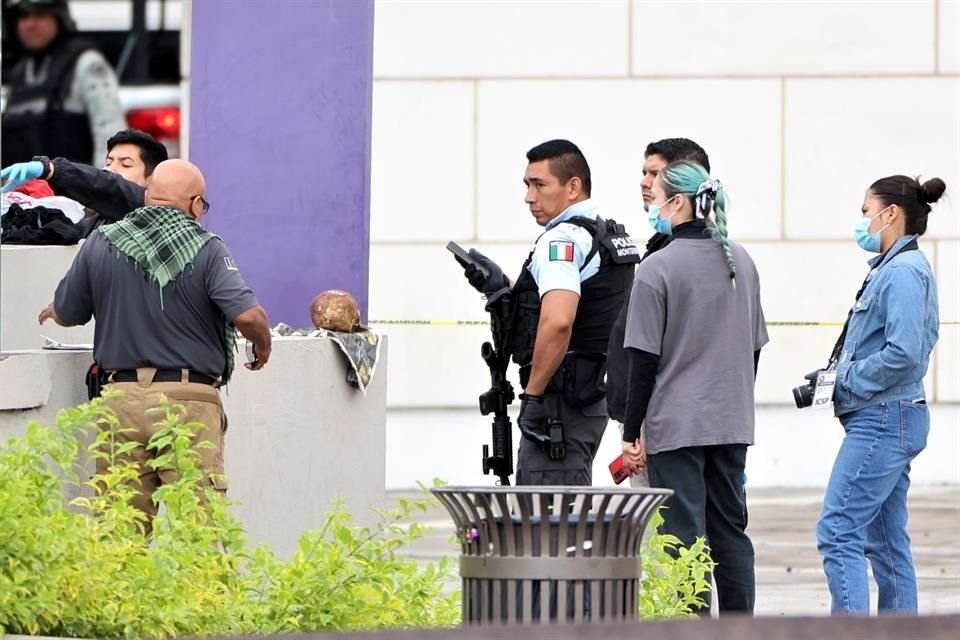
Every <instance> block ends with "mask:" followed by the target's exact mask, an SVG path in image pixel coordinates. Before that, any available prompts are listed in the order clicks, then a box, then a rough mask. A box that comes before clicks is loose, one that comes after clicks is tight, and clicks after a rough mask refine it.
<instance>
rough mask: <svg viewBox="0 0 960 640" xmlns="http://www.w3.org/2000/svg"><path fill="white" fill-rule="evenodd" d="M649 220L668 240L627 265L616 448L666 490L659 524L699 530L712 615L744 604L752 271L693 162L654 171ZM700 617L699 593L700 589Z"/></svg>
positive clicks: (753, 353)
mask: <svg viewBox="0 0 960 640" xmlns="http://www.w3.org/2000/svg"><path fill="white" fill-rule="evenodd" d="M652 191H653V198H652V201H651V203H650V204H649V208H648V219H649V221H650V225H651V226H652V227H653V228H654V230H655V231H657V232H658V233H662V234H666V235H669V236H671V237H672V240H671V242H670V244H668V245H667V246H666V247H664V248H663V249H661V250H660V251H658V252H656V253H655V254H653V255H651V256H649V257H648V258H646V259H645V260H644V261H642V262H641V263H640V265H639V266H638V267H637V271H636V275H635V278H634V283H633V289H632V292H631V296H630V304H629V307H628V309H627V325H626V334H625V338H624V345H623V346H624V347H625V349H626V351H627V362H628V366H627V406H626V417H625V421H624V432H623V441H624V442H623V457H624V461H625V462H626V465H627V468H628V469H629V470H630V471H631V473H636V472H639V471H640V470H642V469H644V468H645V469H646V471H647V477H648V479H649V481H650V486H651V487H657V488H666V489H672V490H673V491H674V495H673V497H672V498H671V499H670V501H669V502H668V503H667V509H665V510H664V523H663V525H662V531H664V532H666V533H670V534H673V535H675V536H677V537H678V538H679V539H680V540H681V542H682V543H683V544H684V545H691V544H693V543H694V541H695V540H696V539H697V538H698V537H706V538H707V542H708V543H709V545H710V549H711V555H712V558H713V560H714V562H716V563H717V566H716V568H715V570H714V578H715V581H716V585H717V601H718V606H719V609H720V611H721V613H725V612H740V613H743V612H752V611H753V607H754V601H755V598H756V580H755V577H754V551H753V544H752V543H751V541H750V538H749V537H748V536H747V533H746V527H747V505H746V495H745V492H744V486H743V475H744V468H745V465H746V457H747V447H748V446H749V445H751V444H753V439H754V389H753V387H754V380H755V377H756V367H757V363H758V362H759V356H760V349H761V348H762V347H763V346H764V345H765V344H766V343H767V342H768V337H767V330H766V322H765V320H764V316H763V308H762V307H761V304H760V278H759V275H758V274H757V269H756V266H755V265H754V263H753V260H752V259H751V258H750V255H749V254H748V253H747V252H746V250H745V249H744V248H743V247H742V246H740V245H739V244H737V243H736V242H733V241H731V240H730V239H729V238H728V233H727V196H726V193H725V191H724V189H723V186H722V185H721V184H720V182H719V181H718V180H714V179H711V178H710V175H709V174H708V173H707V171H706V169H704V168H703V167H702V166H701V165H699V164H697V163H695V162H691V161H688V160H681V161H678V162H673V163H671V164H669V165H667V166H666V167H664V168H663V170H662V171H661V172H660V173H659V175H658V176H657V178H656V180H655V181H654V183H653V187H652ZM701 597H703V599H704V601H705V602H706V607H705V608H704V609H703V610H702V611H701V612H700V613H702V614H706V615H709V610H710V602H711V597H710V594H709V593H705V594H701Z"/></svg>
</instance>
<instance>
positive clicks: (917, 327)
mask: <svg viewBox="0 0 960 640" xmlns="http://www.w3.org/2000/svg"><path fill="white" fill-rule="evenodd" d="M916 238H917V236H916V235H908V236H903V237H902V238H900V239H899V240H897V241H896V242H895V243H894V245H893V247H891V248H890V250H889V251H887V252H886V253H885V254H883V255H880V256H876V257H875V258H872V259H871V260H870V261H869V263H868V264H869V265H870V267H871V268H872V270H871V272H870V275H869V276H868V281H867V286H866V288H865V289H864V291H863V294H862V295H861V296H860V299H859V300H858V301H857V302H856V304H854V306H853V313H852V314H851V316H850V323H849V325H848V327H847V336H846V339H845V340H844V342H843V350H842V351H841V353H840V358H839V360H838V364H837V383H836V387H835V388H834V392H833V402H834V414H835V415H837V416H842V415H844V414H846V413H850V412H852V411H856V410H857V409H862V408H864V407H867V406H870V405H875V404H880V403H881V402H893V401H897V400H920V399H924V398H925V395H924V389H923V376H924V375H925V374H926V373H927V366H928V365H929V363H930V352H931V351H932V350H933V346H934V345H935V344H936V343H937V338H938V336H939V327H940V311H939V303H938V301H937V283H936V281H935V280H934V278H933V271H932V270H931V268H930V263H929V262H928V261H927V258H926V256H924V255H923V253H921V252H920V251H919V250H916V251H900V250H901V249H902V248H903V247H904V246H905V245H907V244H908V243H909V242H911V241H912V240H915V239H916Z"/></svg>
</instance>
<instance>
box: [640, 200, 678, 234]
mask: <svg viewBox="0 0 960 640" xmlns="http://www.w3.org/2000/svg"><path fill="white" fill-rule="evenodd" d="M663 204H667V203H666V202H664V203H663ZM663 204H651V205H650V207H649V208H648V209H647V221H648V222H649V223H650V226H651V227H653V230H654V231H656V232H657V233H662V234H664V235H667V236H672V235H673V225H671V224H670V220H671V219H672V218H673V216H675V215H677V213H679V212H680V210H679V209H677V210H676V211H674V212H673V213H671V214H670V216H669V217H667V218H661V217H660V209H661V208H663Z"/></svg>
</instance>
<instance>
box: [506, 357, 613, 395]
mask: <svg viewBox="0 0 960 640" xmlns="http://www.w3.org/2000/svg"><path fill="white" fill-rule="evenodd" d="M532 369H533V365H532V364H528V365H524V366H522V367H520V386H521V387H523V388H526V386H527V382H529V380H530V371H531V370H532ZM606 373H607V355H606V354H605V353H585V352H578V351H568V352H567V353H566V355H565V356H564V357H563V361H562V362H561V363H560V366H559V367H557V371H556V372H555V373H554V374H553V377H552V378H551V379H550V383H549V384H548V385H547V390H548V391H554V392H556V393H558V394H559V395H560V397H561V398H563V400H564V402H566V403H567V404H568V405H570V406H571V407H573V408H575V409H583V408H584V407H589V406H590V405H592V404H596V403H597V402H600V401H601V400H603V398H604V397H605V396H606V385H605V384H604V376H605V375H606Z"/></svg>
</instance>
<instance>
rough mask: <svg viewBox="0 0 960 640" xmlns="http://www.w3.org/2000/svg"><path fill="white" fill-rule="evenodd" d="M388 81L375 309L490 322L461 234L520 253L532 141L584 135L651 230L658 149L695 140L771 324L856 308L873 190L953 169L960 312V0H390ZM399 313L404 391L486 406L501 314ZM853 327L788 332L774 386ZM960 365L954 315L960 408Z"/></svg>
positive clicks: (936, 225)
mask: <svg viewBox="0 0 960 640" xmlns="http://www.w3.org/2000/svg"><path fill="white" fill-rule="evenodd" d="M374 77H375V82H374V113H373V167H372V171H373V173H372V212H371V241H372V248H371V260H372V263H371V283H370V285H371V295H370V300H371V301H370V317H371V318H372V319H375V320H483V319H485V314H484V312H483V303H482V301H481V300H480V299H479V297H478V296H477V295H476V294H474V293H473V291H472V290H471V289H469V287H468V286H467V285H466V282H465V281H464V280H463V279H462V277H461V275H460V271H459V269H458V267H457V266H456V264H455V263H454V261H453V260H452V258H451V257H450V256H449V254H448V253H447V252H446V251H445V250H444V245H445V244H446V242H447V241H448V240H456V241H458V242H459V243H461V244H463V245H464V246H475V247H478V248H479V249H480V250H482V251H484V252H486V253H487V254H488V255H490V256H491V257H493V258H495V259H496V260H498V261H499V262H500V263H501V264H502V265H504V267H505V268H507V271H509V272H511V273H516V272H517V271H518V270H519V267H520V264H521V262H522V260H523V258H524V256H525V254H526V252H527V251H528V248H529V246H530V243H531V242H532V240H533V239H534V238H535V237H536V235H537V233H538V231H539V227H537V226H536V224H535V223H534V222H533V220H532V219H531V217H530V216H529V213H528V212H527V210H526V207H525V206H524V204H523V195H524V191H523V186H522V183H521V178H522V175H523V170H524V167H525V164H526V162H525V158H524V154H525V152H526V151H527V149H529V148H530V147H531V146H533V145H535V144H537V143H539V142H542V141H544V140H546V139H549V138H554V137H564V138H569V139H571V140H573V141H575V142H576V143H577V144H578V145H579V146H580V147H581V148H582V149H583V151H584V153H585V155H586V157H587V159H588V161H589V162H590V165H591V168H592V171H593V183H594V195H595V198H596V199H597V200H598V201H600V203H601V204H602V205H603V210H604V211H605V212H606V215H608V216H610V217H614V218H616V219H617V220H620V221H626V222H628V226H629V228H630V229H631V231H632V232H633V233H634V235H635V236H636V237H637V238H638V239H645V238H646V237H647V236H648V235H649V233H650V231H649V229H648V227H647V224H646V222H645V220H644V217H643V214H642V210H641V208H640V185H639V180H640V167H641V164H642V161H643V150H644V147H645V146H646V144H647V143H648V142H650V141H652V140H656V139H660V138H665V137H675V136H682V137H689V138H692V139H694V140H696V141H697V142H699V143H700V144H701V145H703V146H704V147H705V148H706V149H707V151H708V153H709V154H710V159H711V164H712V165H713V169H714V175H716V176H717V177H719V178H720V179H721V180H722V181H724V183H725V184H726V185H727V187H728V190H729V193H730V196H731V200H732V206H731V221H730V228H731V234H732V237H733V238H734V239H736V240H739V241H741V242H743V243H744V244H745V245H746V246H747V248H748V250H749V251H750V252H751V253H752V255H753V256H754V259H755V260H756V262H757V264H758V268H759V269H760V274H761V279H762V286H763V301H764V307H765V311H766V315H767V318H768V320H771V321H781V322H782V321H812V320H817V321H821V320H822V321H842V320H843V319H844V318H845V317H846V312H847V309H848V308H849V305H850V303H851V301H852V298H853V295H854V293H855V292H856V290H857V288H858V287H859V285H860V282H861V280H862V278H863V276H864V275H865V273H866V265H865V260H866V259H867V258H868V257H869V256H868V255H867V254H866V253H864V252H863V251H861V250H860V249H858V248H857V246H856V245H855V244H854V242H853V239H852V235H853V233H852V228H853V224H854V221H855V220H856V218H857V216H858V215H859V210H860V205H861V201H862V197H863V192H864V190H865V189H866V187H867V186H869V184H870V183H871V182H872V181H873V180H875V179H876V178H879V177H882V176H885V175H890V174H894V173H906V174H921V175H922V176H925V177H932V176H939V177H941V178H943V179H944V180H945V181H946V183H947V187H948V197H947V199H946V200H944V201H942V202H941V203H940V204H939V205H938V206H937V208H936V209H935V212H934V213H933V215H932V217H931V223H930V230H929V232H928V234H927V236H926V237H925V238H924V239H923V241H922V247H923V249H924V251H925V252H926V253H927V255H928V257H929V258H930V259H931V261H932V262H934V264H935V267H936V272H937V277H938V279H939V284H940V302H941V316H942V319H943V320H944V321H945V322H953V323H955V322H957V321H960V197H958V196H957V195H952V197H949V196H951V194H956V193H960V191H958V190H960V2H958V0H902V1H897V0H859V1H857V0H838V1H834V2H816V1H802V0H798V1H794V0H745V1H736V2H735V1H727V0H713V1H710V2H690V1H684V2H652V1H650V2H648V1H641V0H633V1H632V2H631V1H629V0H592V1H591V0H585V1H580V0H564V1H559V0H557V1H549V0H458V1H457V2H440V1H430V0H377V4H376V21H375V38H374ZM383 329H384V330H386V331H388V332H389V333H390V334H391V335H392V336H393V341H392V343H391V344H392V347H393V352H392V353H391V373H390V385H389V403H390V406H391V407H394V408H429V407H473V406H475V403H476V395H477V392H478V391H479V390H481V388H482V387H484V385H485V384H487V379H486V371H485V369H484V366H483V363H482V362H481V360H480V358H479V344H480V342H481V341H482V340H483V339H484V337H485V335H486V329H485V328H484V327H470V326H466V327H465V326H443V325H439V326H384V327H383ZM838 331H839V328H838V327H774V328H772V329H771V332H770V333H771V339H772V342H771V344H770V346H769V348H768V349H766V350H765V352H764V355H763V357H762V361H761V366H760V376H759V380H758V396H759V402H760V403H761V404H764V405H772V404H782V403H790V402H791V396H790V389H791V388H792V387H793V386H795V385H797V384H798V383H800V382H802V375H803V374H804V373H806V372H807V371H809V370H811V369H812V368H814V367H816V366H818V365H820V364H821V363H822V362H823V361H824V360H825V359H826V356H827V355H828V352H829V349H830V347H831V346H832V344H833V341H834V339H835V337H836V335H837V333H838ZM958 365H960V326H958V325H956V324H945V325H944V326H943V327H942V330H941V342H940V345H939V347H938V349H937V352H936V356H935V361H934V363H933V366H932V367H931V372H930V375H929V379H928V386H929V392H930V396H931V400H933V401H936V402H940V403H943V402H951V403H952V402H960V376H958V373H957V369H958ZM951 415H953V414H951Z"/></svg>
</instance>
